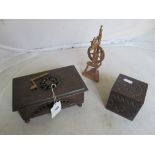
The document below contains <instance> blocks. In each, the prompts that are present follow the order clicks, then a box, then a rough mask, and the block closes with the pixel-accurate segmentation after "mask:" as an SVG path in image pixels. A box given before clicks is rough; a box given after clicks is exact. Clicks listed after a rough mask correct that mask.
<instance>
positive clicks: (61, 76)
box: [12, 65, 88, 111]
mask: <svg viewBox="0 0 155 155" xmlns="http://www.w3.org/2000/svg"><path fill="white" fill-rule="evenodd" d="M43 73H48V75H47V77H48V76H49V75H50V76H53V77H55V78H56V79H57V87H56V88H54V92H55V95H56V97H58V98H61V97H64V96H68V95H72V94H78V93H82V92H84V91H87V90H88V88H87V86H86V85H85V83H84V82H83V80H82V78H81V76H80V75H79V73H78V71H77V70H76V68H75V66H73V65H72V66H67V67H62V68H58V69H53V70H48V71H44V72H39V73H36V74H31V75H26V76H22V77H17V78H14V79H13V95H12V96H13V111H16V110H19V109H21V108H24V107H26V106H30V105H35V104H38V103H42V102H46V101H50V100H51V101H52V99H53V97H52V91H51V89H49V90H45V89H42V88H41V87H40V85H39V84H40V82H41V81H42V80H44V78H46V77H42V78H41V79H38V80H36V81H35V82H36V84H37V86H38V88H37V89H35V90H30V87H31V86H32V83H31V81H30V79H31V78H35V77H37V76H39V75H41V74H43Z"/></svg>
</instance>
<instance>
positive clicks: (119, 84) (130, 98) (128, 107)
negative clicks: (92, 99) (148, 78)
mask: <svg viewBox="0 0 155 155" xmlns="http://www.w3.org/2000/svg"><path fill="white" fill-rule="evenodd" d="M147 88H148V84H147V83H144V82H142V81H138V80H136V79H133V78H131V77H128V76H126V75H123V74H120V75H119V77H118V78H117V80H116V82H115V83H114V85H113V87H112V89H111V93H110V96H109V99H108V103H107V105H106V108H107V109H109V110H111V111H113V112H115V113H117V114H119V115H121V116H123V117H125V118H127V119H129V120H133V119H134V118H135V116H136V114H137V113H138V111H139V110H140V108H141V107H142V105H143V104H144V100H145V96H146V91H147Z"/></svg>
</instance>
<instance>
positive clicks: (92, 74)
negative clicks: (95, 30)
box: [82, 25, 105, 82]
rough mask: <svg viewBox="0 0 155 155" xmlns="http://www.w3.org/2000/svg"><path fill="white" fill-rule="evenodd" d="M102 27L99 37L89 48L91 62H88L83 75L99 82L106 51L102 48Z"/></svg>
mask: <svg viewBox="0 0 155 155" xmlns="http://www.w3.org/2000/svg"><path fill="white" fill-rule="evenodd" d="M102 31H103V29H102V25H101V27H100V30H99V35H98V36H97V37H96V38H94V39H93V40H92V41H91V46H90V47H89V48H88V51H87V53H88V57H89V59H90V60H91V61H88V62H87V66H86V68H85V70H84V71H83V73H82V74H83V75H84V76H86V77H87V78H89V79H91V80H94V81H95V82H99V70H98V68H99V67H100V66H101V64H102V61H103V59H104V57H105V54H104V50H103V49H102V47H100V42H101V39H102Z"/></svg>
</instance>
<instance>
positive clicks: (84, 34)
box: [0, 19, 155, 51]
mask: <svg viewBox="0 0 155 155" xmlns="http://www.w3.org/2000/svg"><path fill="white" fill-rule="evenodd" d="M101 24H102V25H103V26H104V32H103V42H102V43H103V45H107V46H113V45H128V46H139V47H143V48H149V49H153V48H155V46H154V43H155V35H153V34H154V32H155V20H4V19H3V20H0V48H5V49H11V50H14V51H18V50H21V51H22V50H25V49H26V50H33V51H35V50H42V51H44V50H49V49H50V50H51V49H56V48H66V47H79V46H88V44H89V41H90V40H91V39H92V38H93V37H94V36H96V35H97V34H98V29H99V27H100V25H101Z"/></svg>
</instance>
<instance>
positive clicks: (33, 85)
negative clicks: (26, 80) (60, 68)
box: [30, 73, 48, 90]
mask: <svg viewBox="0 0 155 155" xmlns="http://www.w3.org/2000/svg"><path fill="white" fill-rule="evenodd" d="M46 75H48V73H44V74H41V75H39V76H37V77H35V78H32V79H30V81H31V83H32V86H31V87H30V90H34V89H37V88H38V87H37V85H36V83H35V80H38V79H40V78H42V77H44V76H46Z"/></svg>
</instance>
